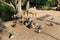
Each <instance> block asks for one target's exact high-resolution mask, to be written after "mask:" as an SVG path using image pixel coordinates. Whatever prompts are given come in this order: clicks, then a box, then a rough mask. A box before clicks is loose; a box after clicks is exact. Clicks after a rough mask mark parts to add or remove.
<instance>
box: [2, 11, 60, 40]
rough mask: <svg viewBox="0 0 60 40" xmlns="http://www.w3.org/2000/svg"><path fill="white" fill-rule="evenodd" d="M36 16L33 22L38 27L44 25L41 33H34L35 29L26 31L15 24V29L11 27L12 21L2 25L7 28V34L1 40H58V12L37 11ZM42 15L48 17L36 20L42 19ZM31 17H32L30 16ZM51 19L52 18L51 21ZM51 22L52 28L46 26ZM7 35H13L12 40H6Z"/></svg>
mask: <svg viewBox="0 0 60 40" xmlns="http://www.w3.org/2000/svg"><path fill="white" fill-rule="evenodd" d="M36 13H37V16H36V17H35V18H34V21H35V22H37V23H38V24H39V25H44V27H43V29H42V32H41V33H36V32H35V29H33V28H31V29H28V28H27V27H25V26H22V25H19V24H17V25H16V27H15V28H13V27H11V24H12V21H9V22H6V23H4V25H5V26H6V27H7V30H8V31H7V33H6V34H4V36H3V37H2V40H60V24H59V23H60V12H59V11H52V10H50V11H45V10H37V11H36ZM44 15H49V17H46V18H44V20H37V19H36V18H37V17H42V16H44ZM32 17H33V16H32ZM51 18H54V19H53V20H51ZM50 21H52V22H53V26H49V25H47V24H49V23H50ZM9 33H14V34H15V37H14V38H8V36H9Z"/></svg>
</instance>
